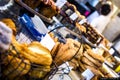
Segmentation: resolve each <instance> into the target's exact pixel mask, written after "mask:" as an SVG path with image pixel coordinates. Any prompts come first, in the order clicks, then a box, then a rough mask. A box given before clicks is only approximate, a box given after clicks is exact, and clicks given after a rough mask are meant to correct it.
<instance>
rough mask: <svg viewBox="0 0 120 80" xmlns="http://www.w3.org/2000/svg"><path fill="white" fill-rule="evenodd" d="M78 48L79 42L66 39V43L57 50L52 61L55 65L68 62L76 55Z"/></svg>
mask: <svg viewBox="0 0 120 80" xmlns="http://www.w3.org/2000/svg"><path fill="white" fill-rule="evenodd" d="M79 47H80V43H79V42H77V41H75V40H73V39H67V42H66V43H65V44H63V45H62V46H61V47H60V48H59V50H58V53H57V55H56V56H55V59H54V61H55V62H56V63H57V65H61V64H62V63H64V62H66V61H67V60H70V59H71V58H72V57H73V56H74V55H75V54H76V52H77V50H78V49H79Z"/></svg>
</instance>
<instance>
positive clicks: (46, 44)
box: [40, 34, 55, 51]
mask: <svg viewBox="0 0 120 80" xmlns="http://www.w3.org/2000/svg"><path fill="white" fill-rule="evenodd" d="M40 43H41V44H42V45H43V46H44V47H46V48H48V49H49V50H50V51H51V50H52V48H53V47H54V45H55V42H54V41H53V39H52V38H51V37H50V36H49V34H46V35H45V37H43V38H42V40H41V42H40Z"/></svg>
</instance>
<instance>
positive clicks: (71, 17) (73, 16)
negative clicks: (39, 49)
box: [70, 13, 78, 21]
mask: <svg viewBox="0 0 120 80" xmlns="http://www.w3.org/2000/svg"><path fill="white" fill-rule="evenodd" d="M77 18H78V15H77V14H76V13H73V14H72V15H71V16H70V19H72V20H73V21H74V20H75V19H77Z"/></svg>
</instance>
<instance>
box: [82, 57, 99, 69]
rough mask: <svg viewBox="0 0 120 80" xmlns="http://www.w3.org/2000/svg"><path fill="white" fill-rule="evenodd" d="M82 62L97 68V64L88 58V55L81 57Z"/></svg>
mask: <svg viewBox="0 0 120 80" xmlns="http://www.w3.org/2000/svg"><path fill="white" fill-rule="evenodd" d="M81 61H82V63H84V64H86V65H89V66H91V67H94V68H97V66H96V65H94V64H93V63H92V62H91V61H90V60H89V59H87V58H86V57H82V59H81Z"/></svg>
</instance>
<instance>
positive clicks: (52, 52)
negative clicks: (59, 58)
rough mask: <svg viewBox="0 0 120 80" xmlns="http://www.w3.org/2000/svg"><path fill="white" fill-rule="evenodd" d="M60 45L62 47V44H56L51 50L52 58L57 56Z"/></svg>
mask: <svg viewBox="0 0 120 80" xmlns="http://www.w3.org/2000/svg"><path fill="white" fill-rule="evenodd" d="M59 45H60V42H56V44H55V46H54V47H53V49H52V50H51V52H50V53H51V55H52V57H54V56H55V55H56V54H57V52H58V49H59Z"/></svg>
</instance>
